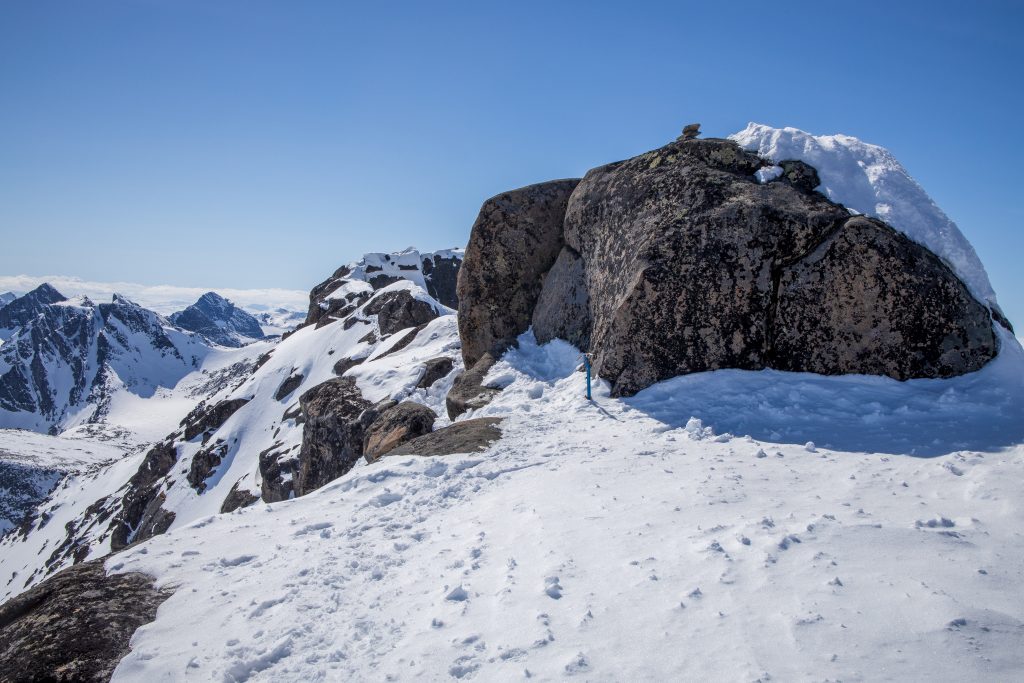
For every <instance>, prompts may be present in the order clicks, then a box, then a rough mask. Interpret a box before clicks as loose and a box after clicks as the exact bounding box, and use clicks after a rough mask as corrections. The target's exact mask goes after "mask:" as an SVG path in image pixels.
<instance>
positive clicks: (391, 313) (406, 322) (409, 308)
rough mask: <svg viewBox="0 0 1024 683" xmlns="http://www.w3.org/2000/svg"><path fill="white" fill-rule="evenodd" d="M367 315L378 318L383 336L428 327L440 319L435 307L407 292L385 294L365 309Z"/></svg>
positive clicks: (402, 290)
mask: <svg viewBox="0 0 1024 683" xmlns="http://www.w3.org/2000/svg"><path fill="white" fill-rule="evenodd" d="M363 312H364V313H366V314H367V315H376V316H377V326H378V327H379V328H380V332H381V334H384V335H388V334H394V333H395V332H398V331H399V330H404V329H405V328H407V327H418V326H419V325H426V324H427V323H429V322H430V321H431V320H433V319H435V318H437V317H438V313H437V311H436V310H434V307H433V306H431V305H430V304H428V303H427V302H426V301H420V300H419V299H416V298H415V297H413V295H412V294H410V293H409V292H408V291H407V290H404V289H401V290H398V291H396V292H384V293H383V294H379V295H377V296H375V297H374V298H373V299H371V300H370V303H368V304H366V306H364V307H363Z"/></svg>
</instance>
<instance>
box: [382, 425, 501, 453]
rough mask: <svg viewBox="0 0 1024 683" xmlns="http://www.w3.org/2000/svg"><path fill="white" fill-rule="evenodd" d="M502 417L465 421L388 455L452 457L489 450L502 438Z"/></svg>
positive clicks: (430, 434) (405, 445)
mask: <svg viewBox="0 0 1024 683" xmlns="http://www.w3.org/2000/svg"><path fill="white" fill-rule="evenodd" d="M500 423H501V418H500V417H478V418H476V419H473V420H463V421H462V422H456V423H454V424H452V425H449V426H447V427H442V428H441V429H438V430H437V431H436V432H430V433H429V434H425V435H423V436H421V437H418V438H416V439H413V440H412V441H410V442H408V443H406V444H404V445H402V446H399V447H398V448H395V449H394V450H392V451H390V452H388V453H387V454H386V455H389V456H390V455H428V456H434V455H453V454H455V453H475V452H477V451H483V450H486V449H487V447H488V446H490V445H491V444H492V443H494V442H495V441H497V440H498V439H500V438H501V430H500V429H499V428H498V425H499V424H500Z"/></svg>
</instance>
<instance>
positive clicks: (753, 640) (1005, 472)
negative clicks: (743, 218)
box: [108, 334, 1024, 681]
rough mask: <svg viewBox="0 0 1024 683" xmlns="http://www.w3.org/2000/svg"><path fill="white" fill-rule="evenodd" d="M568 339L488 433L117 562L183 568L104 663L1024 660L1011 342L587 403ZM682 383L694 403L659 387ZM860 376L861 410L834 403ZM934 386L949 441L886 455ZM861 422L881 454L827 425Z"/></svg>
mask: <svg viewBox="0 0 1024 683" xmlns="http://www.w3.org/2000/svg"><path fill="white" fill-rule="evenodd" d="M577 358H578V352H577V351H576V349H574V348H572V347H571V346H570V345H568V344H565V343H564V342H557V341H556V342H553V343H551V344H549V345H546V346H539V345H537V344H536V342H535V341H534V340H533V339H532V335H529V334H527V335H524V336H523V337H521V338H520V346H519V348H518V349H517V350H513V351H511V352H509V353H507V354H506V355H505V356H504V357H503V359H502V360H501V361H500V362H499V363H498V364H497V365H495V367H494V369H493V370H492V372H491V378H492V379H495V380H497V381H500V383H502V384H504V385H505V389H504V391H503V392H502V393H501V394H500V395H499V396H498V397H497V398H496V399H495V401H494V402H493V403H491V404H490V405H489V406H487V407H486V408H484V409H482V410H480V411H477V413H476V415H477V416H479V415H487V414H490V415H501V416H504V417H505V422H504V423H503V424H502V429H503V432H504V437H503V438H502V439H501V440H500V441H499V442H497V443H496V444H494V445H492V446H491V447H490V448H489V449H488V450H487V451H486V452H483V453H476V454H472V455H464V456H449V457H445V458H418V457H394V458H389V457H385V458H383V459H382V460H381V461H378V462H377V463H375V464H374V465H370V466H365V467H360V468H357V469H355V470H353V471H352V472H350V473H349V474H347V475H345V476H344V477H342V478H341V479H339V480H336V481H335V482H332V483H331V484H328V485H327V486H326V487H324V488H323V489H321V490H319V491H316V492H314V493H312V494H310V495H308V496H305V497H303V498H299V499H295V500H291V501H286V502H283V503H279V504H273V505H257V506H254V507H252V508H248V509H244V510H241V511H238V512H236V513H233V514H230V515H220V516H209V517H204V518H201V519H197V520H195V521H194V522H192V523H191V524H189V525H186V526H181V527H177V528H175V529H173V530H172V531H171V532H170V533H168V534H166V535H164V536H160V537H157V538H155V539H153V540H151V541H149V542H147V543H144V544H141V545H140V546H138V547H136V548H133V549H131V550H129V551H126V552H125V553H122V554H119V555H117V556H115V557H112V558H111V559H110V560H109V561H108V568H109V569H110V570H111V571H144V572H148V573H151V574H153V575H155V576H156V577H157V581H158V584H159V585H161V586H173V587H175V589H176V592H175V594H174V595H173V597H171V598H170V599H169V600H168V601H167V602H166V603H164V605H163V606H162V607H161V608H160V610H159V612H158V614H157V618H156V621H155V622H153V623H152V624H150V625H147V626H144V627H142V628H141V629H140V630H139V631H138V632H137V633H136V635H135V637H134V638H133V641H132V648H133V649H132V652H131V653H130V654H129V655H128V656H127V657H126V658H125V659H124V660H123V661H122V662H121V664H120V666H119V667H118V669H117V671H116V672H115V677H114V678H115V680H140V679H154V680H156V679H160V678H176V677H186V678H188V677H191V676H194V677H196V678H197V679H201V680H246V679H249V678H253V679H257V680H396V681H398V680H420V679H425V680H447V679H450V678H459V679H461V678H464V679H471V678H475V679H476V680H509V679H518V678H524V677H527V676H529V677H536V678H538V679H540V680H555V679H561V678H563V677H567V676H574V675H578V676H580V678H581V679H582V680H600V681H606V680H607V681H612V680H697V679H701V678H705V679H712V680H755V679H760V680H769V678H770V679H772V680H804V679H807V678H814V679H830V680H879V679H892V680H968V679H973V680H979V679H987V680H1013V679H1019V678H1020V677H1021V676H1022V675H1024V593H1021V592H1020V591H1019V590H1017V587H1018V586H1019V583H1020V581H1021V579H1022V578H1024V553H1022V552H1021V536H1020V529H1021V527H1022V525H1024V506H1022V505H1021V504H1020V501H1021V500H1022V499H1024V495H1022V494H1024V448H1022V447H1021V446H1020V443H1021V442H1022V440H1024V435H1022V434H1021V431H1022V430H1024V420H1019V421H1017V422H1016V424H1015V425H1011V424H1010V420H1011V419H1012V418H1013V417H1014V416H1015V415H1016V416H1019V415H1020V410H1021V409H1020V406H1021V405H1022V404H1024V387H1022V382H1024V373H1022V372H1021V369H1022V367H1024V364H1022V361H1021V358H1020V354H1018V353H1014V354H1005V355H1003V356H1001V357H1000V359H998V360H997V361H996V362H993V363H991V364H989V365H988V366H986V367H985V368H983V369H982V370H980V371H979V372H978V373H974V375H972V376H969V377H967V378H957V379H951V380H939V381H938V382H939V383H938V384H934V383H931V382H929V381H911V382H902V383H901V382H897V381H894V380H890V379H884V378H883V379H879V381H878V382H863V383H858V382H856V381H853V380H856V379H857V378H834V377H821V378H817V379H818V380H820V381H819V382H817V383H810V384H808V377H807V376H805V375H798V374H796V375H792V376H790V377H781V376H780V375H782V374H783V373H777V374H775V375H771V376H767V375H765V374H763V373H756V372H738V373H718V372H715V373H704V375H703V376H702V377H701V379H702V380H703V384H700V383H698V384H696V385H681V384H679V383H678V381H677V380H670V381H669V382H667V383H662V384H660V385H655V386H654V387H651V388H649V389H647V390H645V391H642V392H640V393H639V394H637V395H636V396H635V397H633V398H631V399H613V398H611V397H610V396H609V391H608V386H607V384H606V383H605V382H602V381H598V382H595V391H594V394H595V400H594V401H593V402H587V401H586V400H584V399H583V396H582V394H583V385H584V377H583V374H582V373H580V372H578V371H577ZM997 363H1002V365H998V364H997ZM975 378H977V379H979V381H986V382H988V383H990V384H991V385H993V386H996V387H998V388H999V391H1000V392H1003V394H1002V395H999V394H998V392H996V393H986V392H985V391H979V385H978V384H975V383H974V382H973V380H974V379H975ZM861 379H864V380H866V379H868V378H861ZM673 382H675V384H673ZM780 382H781V384H782V386H781V387H779V388H778V389H777V391H778V393H776V394H774V395H764V394H763V392H764V391H766V389H765V387H764V386H763V385H768V384H773V383H780ZM748 383H749V386H751V387H754V388H755V390H754V391H752V392H751V394H752V395H750V396H746V395H743V392H742V391H741V389H742V387H743V386H744V385H746V384H748ZM759 386H761V389H757V387H759ZM939 387H944V390H939V389H938V388H939ZM716 389H717V390H716ZM686 391H695V392H697V393H698V394H699V396H700V399H699V400H700V401H701V402H702V403H703V404H704V405H705V407H706V408H707V411H708V412H706V413H705V415H706V419H704V420H701V419H698V418H691V416H690V415H689V414H688V413H689V412H690V411H689V407H690V405H691V404H689V403H686V402H685V401H683V402H678V403H671V402H669V403H666V401H667V400H668V398H669V397H671V396H675V397H677V398H684V397H682V396H681V394H685V392H686ZM801 392H803V393H805V394H806V396H805V397H801V396H799V394H800V393H801ZM785 394H789V398H788V400H789V401H790V402H791V404H795V405H799V406H800V408H801V410H802V411H804V412H809V413H813V414H814V416H811V417H806V418H802V417H800V416H790V415H787V414H785V413H784V412H783V411H782V409H781V408H780V411H779V412H777V413H772V412H762V413H759V414H757V415H755V416H754V417H753V418H751V420H752V422H751V424H752V425H753V429H752V431H756V432H758V433H760V432H761V431H763V430H764V429H765V428H766V427H767V425H769V424H772V423H774V424H776V425H777V426H778V427H779V431H780V434H779V437H778V439H777V440H776V442H772V441H771V440H768V439H765V438H750V437H747V436H739V434H741V433H742V432H740V431H736V432H734V433H733V434H729V433H725V432H724V429H723V428H729V429H737V430H739V429H742V428H743V423H742V422H741V421H740V418H738V417H737V416H736V415H734V413H736V414H738V413H742V412H744V411H748V410H750V409H751V407H753V406H756V405H757V404H758V403H759V402H760V401H764V402H766V403H767V402H770V401H772V400H775V399H777V398H779V397H780V396H783V395H785ZM850 394H852V397H851V396H850ZM867 395H870V396H871V398H872V400H873V401H874V402H875V403H876V404H877V406H876V410H877V412H878V415H879V416H881V418H882V421H881V422H880V423H879V422H875V421H873V419H872V418H871V416H870V414H868V413H867V412H863V411H862V412H861V413H858V414H857V415H858V416H859V421H858V419H853V420H852V421H846V422H844V421H842V420H839V421H835V420H832V419H830V418H834V417H835V416H837V415H841V414H843V413H845V412H846V411H847V405H846V404H845V403H844V402H845V401H848V400H861V399H863V398H864V397H865V396H867ZM694 400H697V399H694ZM986 401H993V403H992V404H991V405H990V406H989V407H990V408H991V410H990V411H989V412H988V413H986V411H985V410H984V407H985V402H986ZM929 402H930V403H932V404H933V405H936V406H937V407H939V408H940V409H941V410H942V411H943V414H944V415H945V416H946V417H951V416H954V415H955V406H957V405H959V406H961V407H963V408H964V409H965V419H964V420H962V421H961V423H960V429H962V430H963V432H964V433H963V435H962V440H963V441H964V442H965V444H964V445H961V444H956V445H953V446H952V447H951V450H952V452H946V453H945V454H943V455H937V456H936V457H932V458H919V457H911V456H908V455H886V454H885V453H892V452H896V451H898V449H900V448H904V447H905V444H904V443H902V442H901V440H900V439H901V438H902V437H901V436H900V430H901V429H902V430H903V432H905V433H907V434H910V435H912V436H913V438H921V435H922V434H923V433H924V432H925V431H926V430H927V429H929V428H931V427H932V426H933V425H932V423H930V422H929V421H928V420H929V417H928V415H927V411H925V410H923V409H922V407H923V406H924V405H926V404H927V403H929ZM944 403H948V404H949V405H950V406H953V407H951V408H948V409H946V408H943V407H942V404H944ZM905 404H906V405H908V406H909V409H908V411H906V412H905V413H903V415H902V417H900V418H892V419H890V420H888V421H887V420H886V419H885V416H886V414H887V413H888V412H890V411H895V412H897V413H899V411H900V410H901V407H902V406H903V405H905ZM990 419H994V420H995V421H996V422H997V423H998V422H999V421H1000V420H1004V421H1005V422H1004V423H1002V424H1003V426H1002V427H1000V428H999V429H996V430H994V431H995V433H990V432H991V430H990V426H991V424H992V423H991V422H990ZM922 420H923V421H924V424H922V426H921V427H922V428H921V429H920V430H915V429H911V428H910V426H909V425H911V424H912V423H914V422H917V421H922ZM762 421H763V424H761V422H762ZM901 425H902V426H901ZM786 429H795V431H794V432H792V433H786V434H783V433H782V432H783V431H785V430H786ZM890 429H896V431H897V435H896V437H895V438H896V443H895V444H894V445H893V446H892V447H890V448H886V447H884V439H885V437H884V436H883V435H884V434H886V433H888V430H890ZM858 430H875V431H877V432H878V436H876V437H873V438H871V439H868V442H869V445H870V447H871V449H872V450H877V451H879V453H876V454H871V453H865V452H858V451H856V450H852V449H851V450H847V451H840V450H834V449H833V448H829V447H828V446H826V445H825V444H829V443H835V442H839V443H843V444H844V446H845V447H847V448H851V447H852V446H857V440H856V439H855V438H854V437H855V435H856V433H857V432H858ZM734 434H736V435H734ZM804 439H806V440H807V441H811V440H813V441H814V444H811V443H807V442H805V441H803V440H804ZM924 443H925V445H926V446H929V447H931V444H930V442H927V441H925V442H924Z"/></svg>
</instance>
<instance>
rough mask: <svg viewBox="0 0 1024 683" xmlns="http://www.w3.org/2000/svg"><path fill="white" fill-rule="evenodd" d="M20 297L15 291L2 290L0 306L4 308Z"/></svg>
mask: <svg viewBox="0 0 1024 683" xmlns="http://www.w3.org/2000/svg"><path fill="white" fill-rule="evenodd" d="M17 298H18V295H17V294H15V293H14V292H2V293H0V308H3V307H4V306H6V305H7V304H9V303H11V302H12V301H14V300H15V299H17Z"/></svg>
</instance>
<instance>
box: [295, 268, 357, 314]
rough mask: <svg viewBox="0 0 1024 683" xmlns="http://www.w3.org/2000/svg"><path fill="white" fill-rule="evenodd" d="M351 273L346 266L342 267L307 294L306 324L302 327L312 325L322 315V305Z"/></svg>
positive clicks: (323, 310)
mask: <svg viewBox="0 0 1024 683" xmlns="http://www.w3.org/2000/svg"><path fill="white" fill-rule="evenodd" d="M350 272H351V271H350V270H349V268H348V267H347V266H342V267H341V268H338V270H336V271H334V275H332V276H331V277H329V278H327V279H326V280H324V281H323V282H321V283H320V284H318V285H317V286H316V287H314V288H313V289H312V290H310V292H309V310H308V311H307V313H306V322H304V323H303V325H314V324H316V323H317V322H319V320H320V318H321V317H322V316H323V315H324V312H325V309H326V307H325V306H323V303H324V302H325V301H326V300H327V297H329V296H330V295H331V293H332V292H334V291H335V290H337V289H338V288H339V287H341V286H342V285H343V284H345V280H344V278H345V277H346V276H347V275H348V274H349V273H350Z"/></svg>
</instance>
